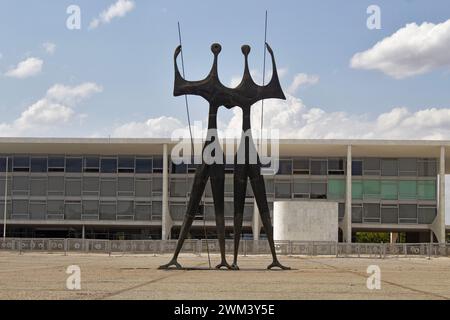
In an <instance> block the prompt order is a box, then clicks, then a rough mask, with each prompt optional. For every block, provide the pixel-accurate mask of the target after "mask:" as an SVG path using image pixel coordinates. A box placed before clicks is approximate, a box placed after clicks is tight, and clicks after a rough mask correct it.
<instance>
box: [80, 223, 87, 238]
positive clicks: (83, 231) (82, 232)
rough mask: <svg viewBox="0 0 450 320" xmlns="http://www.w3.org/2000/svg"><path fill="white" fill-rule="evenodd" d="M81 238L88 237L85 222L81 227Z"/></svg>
mask: <svg viewBox="0 0 450 320" xmlns="http://www.w3.org/2000/svg"><path fill="white" fill-rule="evenodd" d="M81 239H83V240H84V239H86V226H85V225H84V224H83V227H82V228H81Z"/></svg>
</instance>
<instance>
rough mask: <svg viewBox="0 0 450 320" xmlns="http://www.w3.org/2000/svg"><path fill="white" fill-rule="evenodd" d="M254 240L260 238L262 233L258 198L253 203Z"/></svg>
mask: <svg viewBox="0 0 450 320" xmlns="http://www.w3.org/2000/svg"><path fill="white" fill-rule="evenodd" d="M252 231H253V240H259V234H260V233H261V217H260V216H259V210H258V206H257V204H256V200H255V201H254V203H253V220H252Z"/></svg>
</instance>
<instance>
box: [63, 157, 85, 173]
mask: <svg viewBox="0 0 450 320" xmlns="http://www.w3.org/2000/svg"><path fill="white" fill-rule="evenodd" d="M82 164H83V160H82V159H81V158H67V159H66V172H69V173H78V172H81V167H82Z"/></svg>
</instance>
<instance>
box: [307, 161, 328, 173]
mask: <svg viewBox="0 0 450 320" xmlns="http://www.w3.org/2000/svg"><path fill="white" fill-rule="evenodd" d="M327 166H328V161H327V160H311V174H312V175H315V176H326V175H327V173H328V168H327Z"/></svg>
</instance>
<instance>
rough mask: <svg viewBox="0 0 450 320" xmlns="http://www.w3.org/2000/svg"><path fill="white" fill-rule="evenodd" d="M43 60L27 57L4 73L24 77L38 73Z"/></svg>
mask: <svg viewBox="0 0 450 320" xmlns="http://www.w3.org/2000/svg"><path fill="white" fill-rule="evenodd" d="M43 64H44V61H42V60H41V59H38V58H33V57H31V58H28V59H26V60H24V61H22V62H19V64H18V65H17V66H16V67H14V68H12V69H10V70H9V71H8V72H6V73H5V75H6V76H7V77H11V78H17V79H25V78H29V77H32V76H35V75H37V74H39V73H40V72H41V71H42V66H43Z"/></svg>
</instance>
